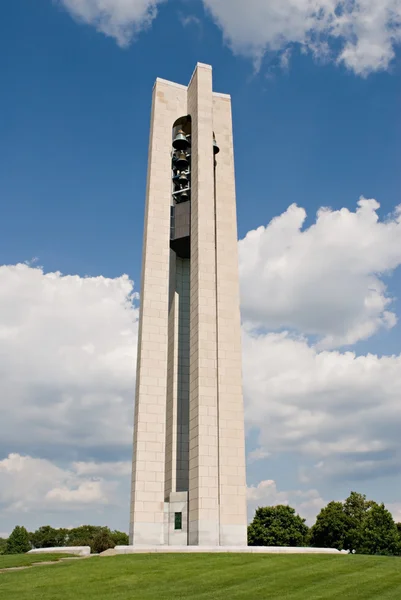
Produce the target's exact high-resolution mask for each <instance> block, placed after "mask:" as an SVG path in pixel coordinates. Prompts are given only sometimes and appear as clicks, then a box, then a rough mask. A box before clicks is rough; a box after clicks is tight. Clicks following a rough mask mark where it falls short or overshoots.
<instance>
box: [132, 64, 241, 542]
mask: <svg viewBox="0 0 401 600" xmlns="http://www.w3.org/2000/svg"><path fill="white" fill-rule="evenodd" d="M186 115H190V117H191V151H190V154H191V174H190V179H191V183H190V186H191V192H190V193H191V196H190V205H189V206H190V212H188V211H185V209H184V211H182V210H181V208H182V207H184V204H178V205H177V206H178V207H180V211H181V212H180V214H181V217H180V218H181V219H184V220H182V223H184V228H185V219H186V218H188V217H187V216H186V215H190V257H187V256H185V257H182V256H181V257H180V256H178V254H177V255H176V253H175V252H174V250H172V249H171V247H170V244H169V240H170V235H171V231H170V225H171V221H170V218H171V214H172V210H174V202H175V201H174V200H173V199H172V198H173V197H172V166H171V164H172V163H171V160H172V158H171V152H172V132H173V126H174V124H175V122H176V121H177V120H178V119H180V118H182V117H184V116H186ZM213 133H214V134H215V136H216V140H217V143H218V146H219V147H220V152H219V154H217V156H216V165H215V156H214V152H213V143H212V142H213ZM172 207H173V208H172ZM178 212H179V211H178V210H177V214H178ZM238 288H239V286H238V256H237V223H236V201H235V177H234V154H233V136H232V118H231V100H230V97H229V96H227V95H224V94H216V93H214V92H213V89H212V69H211V67H210V66H208V65H202V64H198V65H197V67H196V69H195V72H194V74H193V77H192V79H191V82H190V84H189V86H188V87H186V86H182V85H178V84H175V83H172V82H168V81H164V80H161V79H158V80H157V81H156V84H155V87H154V91H153V104H152V117H151V133H150V145H149V167H148V181H147V198H146V210H145V231H144V244H143V264H142V287H141V311H140V324H139V346H138V362H137V380H136V399H135V419H134V455H133V473H132V496H131V519H130V521H131V526H130V543H131V544H133V545H134V546H141V545H142V546H148V547H149V546H162V545H172V546H174V545H175V546H183V545H189V546H204V547H210V546H244V545H246V481H245V448H244V414H243V398H242V377H241V339H240V335H241V334H240V312H239V289H238ZM177 525H178V526H180V527H177Z"/></svg>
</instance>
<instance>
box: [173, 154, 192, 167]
mask: <svg viewBox="0 0 401 600" xmlns="http://www.w3.org/2000/svg"><path fill="white" fill-rule="evenodd" d="M188 165H189V163H188V159H187V157H186V155H185V152H183V151H181V152H180V153H179V155H178V156H177V160H176V161H175V165H174V166H175V167H176V168H177V169H178V170H179V171H186V170H187V169H188Z"/></svg>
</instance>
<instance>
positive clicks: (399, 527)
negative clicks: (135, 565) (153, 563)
mask: <svg viewBox="0 0 401 600" xmlns="http://www.w3.org/2000/svg"><path fill="white" fill-rule="evenodd" d="M127 544H128V535H127V534H126V533H123V532H122V531H111V530H110V529H109V528H108V527H100V526H94V525H82V526H81V527H76V528H74V529H63V528H61V529H55V528H53V527H50V525H45V526H43V527H39V529H37V530H36V531H34V532H32V533H29V532H28V531H27V530H26V529H25V527H21V526H17V527H15V528H14V530H13V532H12V533H11V535H10V537H9V538H8V539H1V538H0V554H20V553H24V552H28V551H29V550H31V549H32V548H52V547H56V548H57V547H61V546H90V548H91V552H94V553H98V552H103V551H104V550H107V549H108V548H114V546H117V545H127ZM248 545H249V546H312V547H314V548H336V549H337V550H347V551H349V552H355V553H358V554H381V555H388V556H391V555H393V556H401V523H395V522H394V519H393V517H392V515H391V513H390V512H389V511H388V510H387V509H386V507H385V506H384V504H378V503H377V502H374V501H373V500H367V498H366V496H364V495H363V494H358V493H357V492H351V494H350V495H349V496H348V498H347V499H346V500H345V501H344V502H329V504H328V505H327V506H325V507H324V508H322V510H321V511H320V513H319V514H318V515H317V517H316V522H315V523H314V525H312V527H308V526H307V525H306V522H305V519H304V518H302V517H301V516H300V515H299V514H297V513H296V511H295V509H294V508H292V507H291V506H287V505H278V506H265V507H259V508H258V509H257V510H256V512H255V517H254V519H253V521H252V523H251V524H250V525H249V526H248Z"/></svg>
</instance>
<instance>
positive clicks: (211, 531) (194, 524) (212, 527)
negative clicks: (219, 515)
mask: <svg viewBox="0 0 401 600" xmlns="http://www.w3.org/2000/svg"><path fill="white" fill-rule="evenodd" d="M219 540H220V537H219V524H218V522H217V521H204V520H202V521H190V522H189V525H188V545H189V546H218V545H219Z"/></svg>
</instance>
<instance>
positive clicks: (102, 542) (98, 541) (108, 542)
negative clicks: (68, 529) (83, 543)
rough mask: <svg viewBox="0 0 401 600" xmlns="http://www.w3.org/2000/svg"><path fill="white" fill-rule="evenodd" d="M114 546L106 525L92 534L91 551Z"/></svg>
mask: <svg viewBox="0 0 401 600" xmlns="http://www.w3.org/2000/svg"><path fill="white" fill-rule="evenodd" d="M115 546H116V543H115V541H114V540H113V538H112V536H111V532H110V530H109V529H108V528H107V527H104V528H102V530H101V531H98V532H97V533H96V535H95V536H94V538H93V541H92V544H91V550H92V552H96V553H100V552H104V551H105V550H108V549H109V548H114V547H115Z"/></svg>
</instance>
